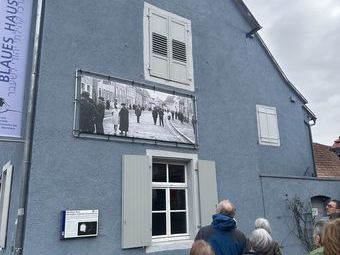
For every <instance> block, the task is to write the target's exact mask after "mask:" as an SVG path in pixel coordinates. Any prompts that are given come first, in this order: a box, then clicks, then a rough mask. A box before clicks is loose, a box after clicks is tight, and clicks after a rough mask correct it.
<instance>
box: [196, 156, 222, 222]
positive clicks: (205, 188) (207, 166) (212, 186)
mask: <svg viewBox="0 0 340 255" xmlns="http://www.w3.org/2000/svg"><path fill="white" fill-rule="evenodd" d="M198 190H199V202H200V220H201V226H204V225H208V224H210V223H211V221H212V218H211V217H212V215H213V214H215V213H216V211H215V210H216V205H217V203H218V196H217V183H216V167H215V162H214V161H208V160H199V161H198Z"/></svg>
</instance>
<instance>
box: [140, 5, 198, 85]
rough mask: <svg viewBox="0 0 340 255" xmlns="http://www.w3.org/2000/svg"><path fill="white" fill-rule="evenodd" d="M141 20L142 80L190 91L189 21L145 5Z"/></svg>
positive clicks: (190, 52) (191, 71)
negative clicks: (142, 31) (142, 42)
mask: <svg viewBox="0 0 340 255" xmlns="http://www.w3.org/2000/svg"><path fill="white" fill-rule="evenodd" d="M144 19H145V20H144V71H145V78H146V79H147V80H151V81H155V82H159V83H163V84H166V85H170V86H174V87H178V88H181V89H186V90H190V91H194V83H193V75H192V74H193V69H192V46H191V22H190V20H188V19H185V18H182V17H180V16H177V15H175V14H173V13H170V12H167V11H164V10H162V9H159V8H157V7H155V6H153V5H150V4H148V3H145V7H144Z"/></svg>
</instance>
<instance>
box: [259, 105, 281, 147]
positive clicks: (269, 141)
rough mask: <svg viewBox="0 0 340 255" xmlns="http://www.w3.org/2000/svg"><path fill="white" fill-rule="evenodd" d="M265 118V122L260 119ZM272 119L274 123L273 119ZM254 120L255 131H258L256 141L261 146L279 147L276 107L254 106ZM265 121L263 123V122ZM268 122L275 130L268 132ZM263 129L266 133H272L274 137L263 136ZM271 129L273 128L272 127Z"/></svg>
mask: <svg viewBox="0 0 340 255" xmlns="http://www.w3.org/2000/svg"><path fill="white" fill-rule="evenodd" d="M261 116H262V117H263V116H264V117H265V120H263V118H261ZM273 117H274V122H273V119H272V118H273ZM256 119H257V131H258V141H259V144H261V145H269V146H276V147H279V146H280V131H279V123H278V116H277V111H276V107H272V106H266V105H256ZM264 121H265V122H264ZM269 122H271V124H272V125H274V128H275V130H269ZM264 128H267V129H268V130H267V133H269V132H270V131H272V132H274V136H273V137H272V136H269V135H268V134H264V133H266V132H264ZM272 128H273V127H272Z"/></svg>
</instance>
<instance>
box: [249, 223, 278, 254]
mask: <svg viewBox="0 0 340 255" xmlns="http://www.w3.org/2000/svg"><path fill="white" fill-rule="evenodd" d="M249 242H250V247H251V249H250V251H248V252H247V253H244V254H256V255H267V254H271V253H270V251H271V248H272V245H273V239H272V237H271V236H270V234H269V233H268V232H267V231H266V230H265V229H263V228H258V229H255V230H254V231H253V232H252V233H251V235H250V237H249Z"/></svg>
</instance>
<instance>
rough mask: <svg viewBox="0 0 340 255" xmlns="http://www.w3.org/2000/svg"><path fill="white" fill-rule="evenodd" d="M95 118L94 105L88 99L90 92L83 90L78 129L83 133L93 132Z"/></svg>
mask: <svg viewBox="0 0 340 255" xmlns="http://www.w3.org/2000/svg"><path fill="white" fill-rule="evenodd" d="M95 118H96V106H95V104H94V103H93V102H92V100H91V99H90V93H89V92H87V91H83V92H82V93H81V99H80V108H79V130H80V131H81V132H85V133H93V132H94V124H95Z"/></svg>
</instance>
